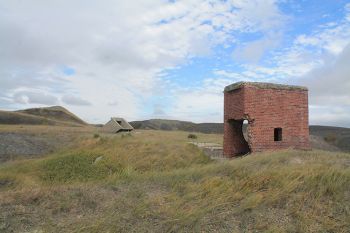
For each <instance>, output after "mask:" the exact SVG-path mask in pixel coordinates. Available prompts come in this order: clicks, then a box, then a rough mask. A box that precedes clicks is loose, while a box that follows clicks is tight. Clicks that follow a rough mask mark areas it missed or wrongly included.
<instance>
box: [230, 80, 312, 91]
mask: <svg viewBox="0 0 350 233" xmlns="http://www.w3.org/2000/svg"><path fill="white" fill-rule="evenodd" d="M243 86H253V87H257V88H260V89H279V90H301V91H307V90H308V89H307V87H303V86H294V85H283V84H275V83H261V82H237V83H233V84H231V85H228V86H226V87H225V89H224V92H230V91H233V90H236V89H239V88H242V87H243Z"/></svg>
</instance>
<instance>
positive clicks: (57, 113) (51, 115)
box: [17, 106, 86, 125]
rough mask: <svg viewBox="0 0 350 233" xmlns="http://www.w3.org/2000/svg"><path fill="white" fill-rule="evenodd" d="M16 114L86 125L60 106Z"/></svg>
mask: <svg viewBox="0 0 350 233" xmlns="http://www.w3.org/2000/svg"><path fill="white" fill-rule="evenodd" d="M17 112H21V113H26V114H30V115H35V116H40V117H45V118H47V119H51V120H55V121H61V122H72V123H76V124H82V125H86V123H85V122H84V121H83V120H81V119H80V118H79V117H77V116H76V115H74V114H73V113H71V112H70V111H68V110H67V109H65V108H63V107H61V106H53V107H47V108H29V109H25V110H19V111H17Z"/></svg>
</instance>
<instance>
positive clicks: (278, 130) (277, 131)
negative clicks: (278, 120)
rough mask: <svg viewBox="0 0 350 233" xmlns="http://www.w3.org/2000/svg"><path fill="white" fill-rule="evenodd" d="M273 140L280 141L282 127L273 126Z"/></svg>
mask: <svg viewBox="0 0 350 233" xmlns="http://www.w3.org/2000/svg"><path fill="white" fill-rule="evenodd" d="M274 140H275V142H278V141H282V128H275V130H274Z"/></svg>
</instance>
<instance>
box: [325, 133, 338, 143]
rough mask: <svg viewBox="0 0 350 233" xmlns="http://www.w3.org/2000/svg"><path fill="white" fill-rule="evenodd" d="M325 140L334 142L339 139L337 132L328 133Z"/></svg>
mask: <svg viewBox="0 0 350 233" xmlns="http://www.w3.org/2000/svg"><path fill="white" fill-rule="evenodd" d="M324 140H325V141H326V142H328V143H333V142H335V141H336V140H337V136H336V135H335V134H328V135H327V136H325V137H324Z"/></svg>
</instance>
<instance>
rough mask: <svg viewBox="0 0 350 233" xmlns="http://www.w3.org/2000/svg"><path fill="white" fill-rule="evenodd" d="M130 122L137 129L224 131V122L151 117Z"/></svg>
mask: <svg viewBox="0 0 350 233" xmlns="http://www.w3.org/2000/svg"><path fill="white" fill-rule="evenodd" d="M130 124H131V125H132V126H133V127H134V128H135V129H154V130H181V131H189V132H201V133H223V132H224V126H223V124H222V123H198V124H197V123H193V122H189V121H178V120H164V119H151V120H144V121H132V122H130Z"/></svg>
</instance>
